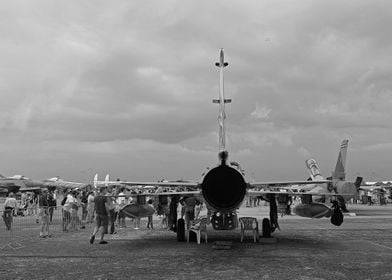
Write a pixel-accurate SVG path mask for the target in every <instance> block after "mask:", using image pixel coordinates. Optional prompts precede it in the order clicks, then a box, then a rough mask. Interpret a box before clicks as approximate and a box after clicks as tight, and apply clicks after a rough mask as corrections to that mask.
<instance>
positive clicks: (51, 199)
mask: <svg viewBox="0 0 392 280" xmlns="http://www.w3.org/2000/svg"><path fill="white" fill-rule="evenodd" d="M48 204H49V224H51V223H52V220H53V211H54V209H55V208H56V206H57V201H56V196H55V194H54V191H53V190H52V191H50V192H49V194H48Z"/></svg>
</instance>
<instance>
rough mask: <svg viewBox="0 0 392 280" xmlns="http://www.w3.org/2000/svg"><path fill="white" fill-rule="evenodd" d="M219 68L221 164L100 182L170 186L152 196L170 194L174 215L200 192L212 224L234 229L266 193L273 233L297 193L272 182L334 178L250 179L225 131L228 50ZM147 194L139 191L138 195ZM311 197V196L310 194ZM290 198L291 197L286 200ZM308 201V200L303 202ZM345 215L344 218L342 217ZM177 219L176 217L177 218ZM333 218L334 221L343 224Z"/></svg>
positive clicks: (266, 228) (266, 223)
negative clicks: (179, 174) (249, 202)
mask: <svg viewBox="0 0 392 280" xmlns="http://www.w3.org/2000/svg"><path fill="white" fill-rule="evenodd" d="M215 65H216V66H217V67H218V68H219V72H220V75H219V98H218V99H214V100H213V103H214V104H218V105H219V115H218V125H219V152H218V165H217V166H215V167H213V168H210V169H209V170H208V171H207V172H206V173H205V174H204V175H203V177H202V180H201V182H128V181H109V180H105V181H98V179H97V177H96V178H95V180H94V181H95V185H96V186H100V185H101V186H102V185H103V186H109V185H119V184H123V185H128V186H146V185H153V186H161V187H166V188H169V189H171V190H174V192H166V193H159V194H148V195H149V196H153V195H158V196H170V197H171V198H172V202H173V201H174V203H175V205H173V207H170V208H171V209H175V210H173V211H171V212H170V216H172V217H176V215H177V211H176V209H177V207H176V205H177V204H176V203H178V197H180V196H188V195H196V196H200V197H201V198H202V199H203V200H204V202H205V204H206V206H207V209H208V213H209V217H210V221H211V224H212V227H213V228H214V229H216V230H231V229H234V228H236V227H237V211H236V210H237V209H238V208H239V207H240V206H241V204H242V202H243V201H244V199H245V196H247V195H248V196H262V197H263V198H264V199H265V200H267V201H269V202H270V219H268V218H265V219H264V220H263V235H264V236H270V233H271V232H273V231H274V230H275V228H279V225H278V212H277V206H278V204H279V205H281V204H282V203H286V204H287V203H288V202H287V201H288V198H289V196H294V195H298V194H294V193H293V192H285V193H282V192H281V191H273V190H271V188H270V187H271V186H292V185H295V184H297V185H306V184H322V183H331V182H332V181H330V180H325V179H323V180H317V179H316V180H314V181H312V182H309V181H275V182H252V183H251V182H247V181H246V179H245V176H244V174H243V170H242V169H241V168H240V166H239V164H238V163H235V162H230V161H229V160H228V158H229V152H228V150H227V149H226V135H225V134H226V131H225V119H226V113H225V106H226V104H227V103H230V102H231V99H226V98H225V95H224V79H223V70H224V68H225V67H226V66H228V63H227V62H225V61H224V50H223V49H221V50H220V52H219V62H217V63H216V64H215ZM178 187H185V188H186V189H187V191H175V190H176V189H177V188H178ZM261 187H267V189H266V190H259V189H260V188H261ZM319 195H327V196H334V195H336V194H335V193H331V192H326V193H325V194H322V193H319ZM140 196H143V195H138V197H140ZM310 197H311V196H310ZM286 199H287V200H286ZM303 204H307V202H305V201H304V202H303ZM312 207H317V206H315V205H314V204H311V201H310V204H309V208H312ZM332 210H333V211H332V215H331V217H332V218H333V219H331V221H332V220H336V219H337V220H340V219H342V218H343V216H342V213H341V212H340V209H339V207H337V206H335V207H334V208H333V209H332ZM340 217H341V218H340ZM175 220H176V219H175ZM341 222H342V221H339V223H336V222H333V223H334V224H339V225H340V224H341ZM179 225H180V223H178V227H177V238H178V240H183V239H184V236H183V234H184V228H183V226H182V227H180V226H179Z"/></svg>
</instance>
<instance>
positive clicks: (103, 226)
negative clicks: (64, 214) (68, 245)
mask: <svg viewBox="0 0 392 280" xmlns="http://www.w3.org/2000/svg"><path fill="white" fill-rule="evenodd" d="M99 191H100V194H99V195H98V196H96V197H95V199H94V204H95V213H96V217H95V221H96V224H95V227H94V231H93V234H92V235H91V237H90V244H93V243H94V240H95V235H96V234H97V233H98V231H99V230H101V241H100V242H99V244H107V243H108V242H107V241H105V240H103V237H104V235H105V232H107V229H108V220H109V203H108V198H107V197H106V196H105V195H106V193H107V191H106V187H101V188H100V190H99Z"/></svg>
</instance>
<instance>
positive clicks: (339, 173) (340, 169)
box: [332, 139, 348, 181]
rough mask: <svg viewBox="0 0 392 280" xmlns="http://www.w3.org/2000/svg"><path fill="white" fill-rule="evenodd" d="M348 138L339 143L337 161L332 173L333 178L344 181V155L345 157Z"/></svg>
mask: <svg viewBox="0 0 392 280" xmlns="http://www.w3.org/2000/svg"><path fill="white" fill-rule="evenodd" d="M347 148H348V140H347V139H345V140H343V141H342V144H341V145H340V152H339V155H338V161H337V162H336V167H335V171H334V172H333V173H332V177H333V178H334V179H339V180H342V181H344V180H345V179H346V157H347Z"/></svg>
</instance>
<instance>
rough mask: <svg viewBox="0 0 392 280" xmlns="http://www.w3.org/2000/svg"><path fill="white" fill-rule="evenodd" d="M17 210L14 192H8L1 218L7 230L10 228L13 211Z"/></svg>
mask: <svg viewBox="0 0 392 280" xmlns="http://www.w3.org/2000/svg"><path fill="white" fill-rule="evenodd" d="M15 210H17V202H16V199H15V197H14V193H13V192H10V193H9V194H8V197H7V198H6V199H5V202H4V212H3V220H4V223H5V226H6V228H7V230H11V226H12V221H13V216H14V211H15Z"/></svg>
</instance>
